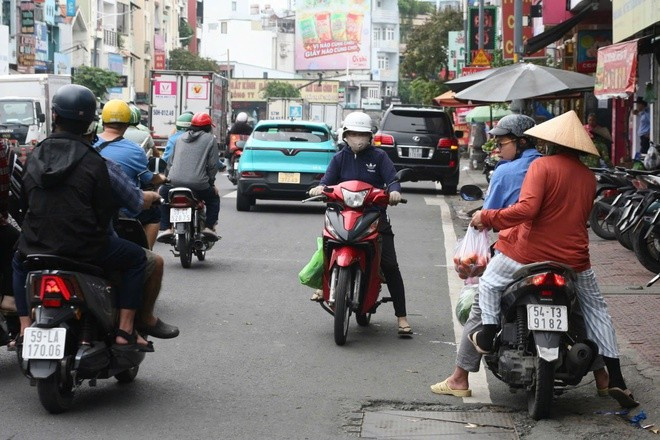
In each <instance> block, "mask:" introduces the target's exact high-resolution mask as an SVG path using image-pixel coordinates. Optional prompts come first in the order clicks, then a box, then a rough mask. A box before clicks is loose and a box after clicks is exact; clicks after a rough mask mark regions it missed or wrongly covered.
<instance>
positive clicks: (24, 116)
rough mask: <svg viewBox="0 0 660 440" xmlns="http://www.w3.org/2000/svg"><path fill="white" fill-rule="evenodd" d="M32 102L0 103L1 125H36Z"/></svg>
mask: <svg viewBox="0 0 660 440" xmlns="http://www.w3.org/2000/svg"><path fill="white" fill-rule="evenodd" d="M33 115H34V111H33V107H32V102H31V101H5V102H1V103H0V124H34V123H35V121H34V116H33Z"/></svg>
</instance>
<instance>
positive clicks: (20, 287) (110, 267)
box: [12, 236, 147, 316]
mask: <svg viewBox="0 0 660 440" xmlns="http://www.w3.org/2000/svg"><path fill="white" fill-rule="evenodd" d="M89 263H90V264H93V265H95V266H98V267H100V268H102V269H103V270H105V271H108V272H110V271H115V272H119V273H120V274H121V284H120V285H119V286H118V288H117V289H118V295H117V296H118V304H117V307H118V308H120V309H133V310H137V309H139V308H140V306H141V304H142V289H143V285H144V279H145V274H144V271H145V268H146V267H147V257H146V255H145V253H144V249H142V248H141V247H140V246H138V245H137V244H135V243H133V242H130V241H128V240H124V239H122V238H119V237H115V236H110V237H108V244H107V245H106V247H105V250H104V251H103V253H101V254H100V255H99V256H98V257H97V258H96V259H95V260H94V261H90V262H89ZM12 267H13V269H14V280H13V281H14V297H15V300H16V309H17V311H18V315H19V316H28V314H29V310H28V300H27V294H26V289H25V281H26V280H27V274H28V273H27V271H26V270H24V269H23V261H22V259H21V258H19V255H18V252H17V253H16V254H15V255H14V259H13V261H12Z"/></svg>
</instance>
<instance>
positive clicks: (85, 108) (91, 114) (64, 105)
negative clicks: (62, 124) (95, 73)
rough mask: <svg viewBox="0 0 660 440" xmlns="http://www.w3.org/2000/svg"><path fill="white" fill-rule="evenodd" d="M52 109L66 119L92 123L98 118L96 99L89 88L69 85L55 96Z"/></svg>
mask: <svg viewBox="0 0 660 440" xmlns="http://www.w3.org/2000/svg"><path fill="white" fill-rule="evenodd" d="M52 109H53V111H54V112H55V114H57V115H58V116H61V117H63V118H66V119H71V120H74V121H84V122H92V121H93V120H94V118H95V117H96V97H95V96H94V93H92V91H91V90H89V89H88V88H87V87H84V86H80V85H78V84H67V85H65V86H63V87H61V88H60V89H59V90H58V91H57V92H56V93H55V96H53V107H52Z"/></svg>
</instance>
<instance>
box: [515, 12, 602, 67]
mask: <svg viewBox="0 0 660 440" xmlns="http://www.w3.org/2000/svg"><path fill="white" fill-rule="evenodd" d="M592 11H593V6H592V7H589V8H585V9H584V10H582V11H580V12H579V13H577V14H575V15H574V16H572V17H571V18H569V19H568V20H566V21H564V22H561V23H559V24H558V25H557V26H554V27H552V28H550V29H548V30H547V31H545V32H541V33H540V34H538V35H536V36H534V37H532V38H530V39H529V40H527V42H526V43H525V55H531V54H533V53H536V52H538V51H539V50H541V49H543V48H545V47H547V46H548V45H550V44H552V43H554V42H555V41H557V40H559V39H560V38H561V37H563V36H564V35H566V33H568V32H569V31H570V30H571V29H573V28H574V27H575V26H576V25H577V24H578V23H580V22H581V21H582V20H584V19H586V18H587V17H588V16H589V14H591V12H592Z"/></svg>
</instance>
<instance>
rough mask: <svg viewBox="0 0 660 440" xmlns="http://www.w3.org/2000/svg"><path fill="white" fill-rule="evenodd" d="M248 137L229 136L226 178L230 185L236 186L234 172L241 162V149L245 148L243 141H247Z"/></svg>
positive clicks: (240, 135)
mask: <svg viewBox="0 0 660 440" xmlns="http://www.w3.org/2000/svg"><path fill="white" fill-rule="evenodd" d="M249 137H250V136H249V135H247V134H232V135H229V146H228V149H229V157H230V159H229V166H228V167H227V178H228V179H229V181H230V182H231V183H233V184H234V185H236V183H237V182H238V176H237V175H236V170H237V169H238V161H239V160H241V155H242V154H243V147H244V146H245V141H247V140H248V138H249Z"/></svg>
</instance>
